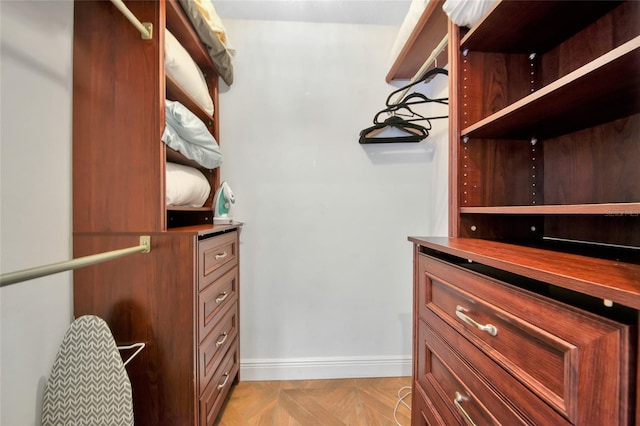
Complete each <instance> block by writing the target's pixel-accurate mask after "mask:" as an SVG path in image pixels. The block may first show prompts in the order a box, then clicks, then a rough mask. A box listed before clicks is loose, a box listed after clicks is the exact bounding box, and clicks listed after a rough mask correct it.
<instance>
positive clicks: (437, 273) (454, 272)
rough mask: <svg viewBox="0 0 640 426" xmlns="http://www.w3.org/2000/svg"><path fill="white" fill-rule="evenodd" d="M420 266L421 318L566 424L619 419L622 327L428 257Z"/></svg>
mask: <svg viewBox="0 0 640 426" xmlns="http://www.w3.org/2000/svg"><path fill="white" fill-rule="evenodd" d="M419 268H420V269H419V270H420V271H421V272H420V274H419V277H418V279H419V288H418V299H419V301H418V313H419V316H420V317H421V318H423V319H424V320H426V321H427V322H429V323H430V324H432V323H433V322H434V319H433V318H436V317H437V318H439V319H441V320H442V322H443V323H444V324H447V325H449V326H450V327H451V328H452V329H455V330H456V331H457V332H458V333H460V334H461V335H462V336H464V337H466V338H467V339H468V340H469V342H471V343H472V344H473V345H475V346H476V347H478V348H479V349H481V350H482V351H483V352H484V353H485V354H486V355H487V356H488V357H490V358H491V359H492V360H493V361H495V362H496V363H497V364H498V365H499V366H501V367H502V368H504V369H505V370H507V371H508V372H510V373H511V374H512V375H513V376H514V377H516V378H517V379H518V380H519V381H520V382H522V383H523V384H524V385H526V386H527V387H528V389H530V390H531V391H533V392H534V393H536V394H537V395H538V396H539V397H540V398H542V399H543V400H544V401H545V402H546V403H547V404H549V405H550V406H551V407H553V408H555V409H556V410H557V411H558V412H559V413H561V414H562V415H563V416H565V417H566V418H567V419H569V420H570V421H571V422H574V423H584V422H587V423H588V422H593V421H596V422H597V423H599V424H616V423H618V421H623V422H624V418H625V416H626V414H627V413H625V407H626V404H627V402H628V401H627V400H628V398H629V389H628V379H629V374H630V373H629V366H628V364H627V363H628V360H626V357H625V356H623V354H625V353H627V352H628V350H629V349H628V348H629V345H630V331H629V328H628V327H627V326H625V325H624V324H618V323H616V322H614V321H610V320H608V319H605V318H601V317H598V316H595V315H593V314H590V313H588V312H584V311H581V310H579V309H576V308H573V307H570V306H567V305H564V304H562V303H559V302H556V301H554V300H552V299H548V298H545V297H542V296H539V295H535V294H533V293H529V292H527V291H524V290H520V289H516V288H514V287H512V286H509V285H507V284H504V283H502V282H500V281H498V280H495V279H492V278H488V277H485V276H482V275H480V274H477V273H474V272H469V271H467V270H464V269H461V268H459V267H456V266H452V265H450V264H447V263H445V262H442V261H439V260H437V259H433V258H430V257H428V256H423V255H421V256H420V259H419ZM432 327H433V324H432ZM434 328H435V327H434ZM435 329H436V330H439V329H438V328H435ZM456 343H457V342H456ZM450 345H452V346H454V347H455V345H453V344H452V343H450ZM603 365H607V366H608V367H607V369H603V368H599V367H600V366H603ZM593 383H598V386H593V385H592V384H593ZM603 395H605V396H604V398H606V400H607V401H608V402H607V404H606V405H607V406H608V408H607V410H602V409H601V408H600V407H598V405H599V404H596V403H595V401H599V402H602V401H603ZM605 411H606V412H605Z"/></svg>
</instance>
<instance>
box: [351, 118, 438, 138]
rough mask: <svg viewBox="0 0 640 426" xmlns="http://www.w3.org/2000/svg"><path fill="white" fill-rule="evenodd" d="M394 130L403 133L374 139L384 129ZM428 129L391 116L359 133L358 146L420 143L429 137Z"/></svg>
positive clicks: (429, 128)
mask: <svg viewBox="0 0 640 426" xmlns="http://www.w3.org/2000/svg"><path fill="white" fill-rule="evenodd" d="M388 128H395V129H398V130H401V131H403V132H404V135H400V136H388V137H376V135H377V134H379V133H381V132H382V131H383V130H384V129H388ZM429 130H431V123H430V122H429V127H428V128H427V127H425V126H421V125H419V124H413V123H411V122H409V121H407V120H403V119H402V118H400V117H397V116H391V117H389V118H387V119H386V120H384V121H383V122H381V123H376V124H374V125H373V126H371V127H368V128H366V129H364V130H362V131H361V132H360V140H359V142H360V144H369V143H395V142H420V141H421V140H423V139H425V138H426V137H427V136H429Z"/></svg>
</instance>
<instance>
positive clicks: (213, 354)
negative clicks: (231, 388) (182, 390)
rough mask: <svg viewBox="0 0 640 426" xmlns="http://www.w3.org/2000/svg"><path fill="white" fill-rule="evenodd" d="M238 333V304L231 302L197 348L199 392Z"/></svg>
mask: <svg viewBox="0 0 640 426" xmlns="http://www.w3.org/2000/svg"><path fill="white" fill-rule="evenodd" d="M237 335H238V305H237V304H233V305H231V306H229V309H228V310H227V311H226V312H225V313H224V316H223V317H222V319H221V320H220V321H219V322H218V323H217V324H216V326H215V327H214V328H213V330H212V332H211V333H210V334H209V335H208V336H207V338H206V339H205V341H204V343H203V344H202V345H200V346H199V348H198V377H199V381H200V392H202V391H203V390H204V388H205V387H206V386H207V383H209V381H210V380H211V377H212V376H213V375H214V374H215V372H216V370H217V368H218V367H219V365H220V363H221V360H222V356H223V354H225V353H226V352H227V350H228V349H229V347H230V346H231V342H234V341H235V338H236V336H237Z"/></svg>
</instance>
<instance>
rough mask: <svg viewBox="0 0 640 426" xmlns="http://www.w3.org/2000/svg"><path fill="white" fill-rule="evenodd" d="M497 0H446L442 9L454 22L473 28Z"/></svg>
mask: <svg viewBox="0 0 640 426" xmlns="http://www.w3.org/2000/svg"><path fill="white" fill-rule="evenodd" d="M495 2H496V0H446V1H445V2H444V4H443V5H442V10H444V12H445V13H446V14H447V16H449V19H451V21H452V22H453V23H454V24H456V25H458V26H460V27H468V28H471V27H473V26H474V25H475V24H477V23H478V21H480V19H482V17H483V16H484V15H485V13H487V12H488V11H489V9H491V7H492V6H493V4H494V3H495Z"/></svg>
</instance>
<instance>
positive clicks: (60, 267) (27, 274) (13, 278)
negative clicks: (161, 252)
mask: <svg viewBox="0 0 640 426" xmlns="http://www.w3.org/2000/svg"><path fill="white" fill-rule="evenodd" d="M150 251H151V237H150V236H148V235H142V236H140V245H138V246H135V247H129V248H124V249H120V250H112V251H107V252H104V253H98V254H92V255H90V256H85V257H79V258H77V259H72V260H67V261H64V262H58V263H51V264H49V265H43V266H36V267H34V268H29V269H23V270H21V271H15V272H9V273H7V274H2V275H0V287H4V286H8V285H11V284H16V283H19V282H22V281H27V280H32V279H34V278H39V277H44V276H45V275H52V274H57V273H58V272H64V271H69V270H71V269H77V268H82V267H84V266H89V265H94V264H96V263H102V262H106V261H108V260H113V259H117V258H119V257H123V256H127V255H130V254H134V253H149V252H150Z"/></svg>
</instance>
